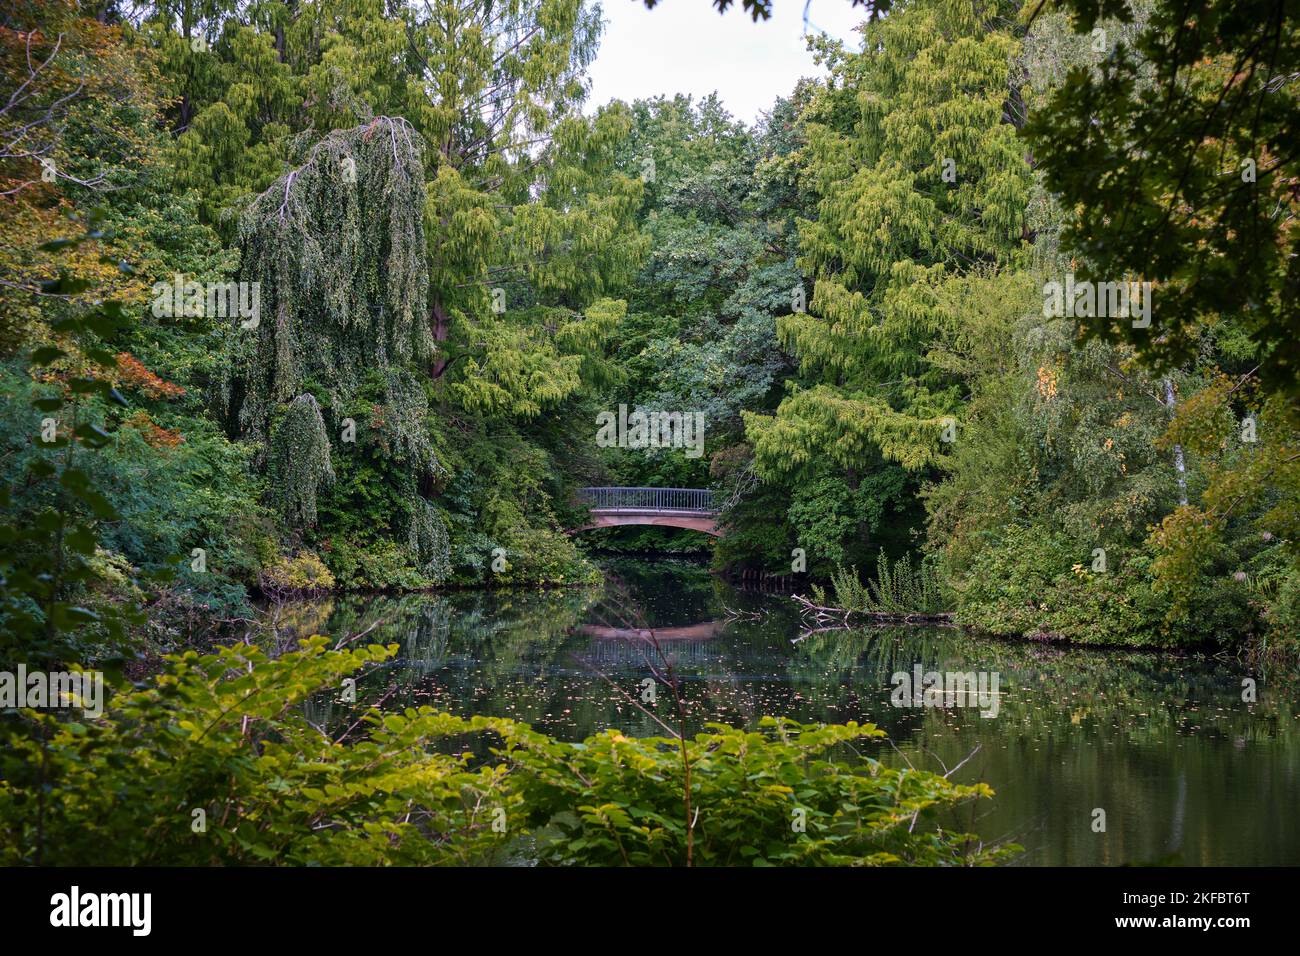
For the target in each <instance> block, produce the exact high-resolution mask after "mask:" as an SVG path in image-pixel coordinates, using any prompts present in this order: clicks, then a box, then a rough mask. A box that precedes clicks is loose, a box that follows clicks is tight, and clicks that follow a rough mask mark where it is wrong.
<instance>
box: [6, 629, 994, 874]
mask: <svg viewBox="0 0 1300 956" xmlns="http://www.w3.org/2000/svg"><path fill="white" fill-rule="evenodd" d="M396 651H397V647H396V645H390V646H388V647H380V646H378V645H371V646H369V647H366V648H353V649H348V650H327V641H326V639H325V638H323V637H319V636H318V637H312V638H310V639H308V640H305V641H302V642H300V645H299V649H298V650H296V651H292V652H290V653H286V654H284V655H283V656H282V657H280V658H278V659H271V658H269V657H268V656H267V655H266V654H265V653H264V652H263V651H261V650H259V649H258V648H256V647H252V646H249V645H247V644H240V645H236V646H233V647H227V648H221V649H219V650H217V651H216V652H215V653H213V654H210V655H207V656H199V655H198V654H196V653H194V652H192V651H191V652H188V653H186V654H184V655H179V656H171V657H168V658H167V669H166V671H165V672H164V673H163V674H161V675H160V676H159V677H157V678H156V680H155V681H154V682H153V683H152V684H151V685H149V686H147V687H145V688H143V689H139V690H134V691H130V692H123V693H120V694H118V695H117V696H115V697H114V698H112V699H111V700H109V701H108V702H107V706H106V708H105V710H104V713H103V714H102V715H101V716H99V717H96V718H93V719H92V718H84V719H79V718H76V717H71V718H69V717H68V716H67V715H66V712H65V714H64V716H63V717H60V716H56V715H55V714H52V713H41V712H36V711H30V710H27V711H22V712H20V715H19V716H18V717H17V718H11V719H9V720H7V721H5V722H4V723H0V729H2V730H3V736H4V737H5V739H4V740H3V741H0V743H3V747H2V748H0V832H3V833H5V834H6V837H7V839H6V840H5V841H4V842H3V843H0V864H5V865H26V864H45V865H63V866H76V865H81V866H84V865H91V864H95V865H103V864H110V865H203V864H236V865H247V864H258V863H276V864H296V865H303V864H321V865H361V866H368V865H379V864H466V863H489V862H496V861H503V860H506V859H508V858H513V859H518V858H520V857H521V856H523V857H527V858H530V859H535V860H536V861H538V862H541V863H548V864H562V865H575V864H629V863H630V864H645V865H659V864H681V863H684V862H686V853H687V851H686V846H687V841H688V835H687V834H688V829H687V827H686V824H685V821H686V819H687V814H686V812H685V811H686V808H685V805H684V803H683V797H684V795H685V793H686V792H687V790H688V787H687V785H686V780H687V776H686V769H685V767H684V766H683V763H682V750H681V747H682V746H684V747H685V751H686V757H687V761H688V762H689V767H690V771H689V773H690V776H689V793H690V799H691V807H692V810H691V816H690V819H692V820H693V821H694V825H693V826H692V827H691V828H690V834H691V836H690V839H691V842H692V843H693V852H692V859H691V862H693V863H697V864H702V865H712V864H718V865H721V864H727V863H752V864H755V865H760V864H814V863H821V864H842V863H853V864H868V865H886V864H904V863H905V864H921V865H949V864H959V863H962V864H966V863H970V864H973V863H992V862H996V861H998V860H1001V859H1002V858H1004V857H1005V856H1006V855H1007V854H1008V853H1010V852H1013V851H1014V849H1015V848H1013V847H1001V848H995V849H990V848H988V847H985V846H984V845H983V844H981V843H979V841H978V840H976V839H975V838H973V837H969V836H967V835H965V834H961V833H954V832H949V831H947V830H945V829H943V828H942V827H940V826H936V825H934V822H933V821H934V817H935V815H936V814H937V813H939V812H940V811H942V810H945V809H948V808H952V807H955V806H957V805H959V804H962V803H965V802H967V801H970V800H974V799H977V798H980V797H988V796H991V793H992V792H991V791H990V790H989V788H988V787H987V786H985V785H983V784H978V785H975V786H962V785H958V784H954V783H951V782H950V781H948V780H946V779H945V778H943V777H940V776H937V775H935V774H931V773H926V772H922V771H915V770H911V769H905V770H893V769H890V768H887V767H884V766H882V765H881V764H879V763H877V762H876V761H874V760H853V761H843V762H841V761H838V760H835V759H832V757H831V752H832V751H833V750H835V749H836V748H837V747H839V746H840V745H845V746H846V747H848V746H851V745H852V743H853V742H855V741H857V740H860V739H869V738H876V737H880V736H882V734H881V732H880V731H879V730H877V729H876V728H875V727H872V726H870V725H866V726H858V725H856V724H848V725H844V726H814V725H799V724H796V723H793V722H790V721H787V720H777V719H774V718H764V719H763V721H762V722H761V724H760V727H759V729H758V730H756V731H752V732H746V731H743V730H738V729H733V728H730V727H724V726H721V725H711V726H710V727H709V729H708V732H706V733H702V734H699V735H697V736H695V737H694V738H692V739H690V740H688V741H686V742H685V744H684V745H682V744H679V742H678V741H677V740H672V739H666V738H650V739H645V740H632V739H629V738H627V737H624V736H623V735H621V734H618V733H616V732H614V731H608V732H606V733H603V734H599V735H597V736H595V737H592V738H590V739H588V740H587V741H586V742H584V743H582V744H571V743H561V742H559V741H555V740H552V739H550V738H548V737H546V736H544V735H542V734H539V733H537V732H535V731H533V730H532V729H531V728H529V727H528V726H526V725H523V724H517V723H515V722H513V721H510V720H506V719H499V718H483V717H475V718H460V717H453V716H449V715H447V714H438V713H436V712H435V711H433V710H432V709H430V708H428V707H421V708H418V709H413V708H408V709H406V710H404V711H402V712H401V713H386V714H385V713H381V712H380V711H378V710H377V709H374V708H369V709H362V710H361V713H360V714H358V715H357V716H356V717H355V719H354V718H353V715H352V714H347V715H346V716H345V717H344V718H343V719H342V720H341V721H340V723H341V724H344V725H345V726H346V728H347V729H346V730H344V731H343V732H342V733H339V734H337V735H335V734H334V733H332V732H331V731H330V730H329V729H328V728H327V727H325V726H320V725H316V724H313V723H312V722H311V721H310V720H309V719H308V717H307V714H308V713H309V712H312V711H310V710H309V709H308V707H307V705H308V704H309V703H312V702H319V701H320V699H321V697H320V695H322V694H326V693H329V694H337V692H338V688H339V687H340V686H342V682H343V679H344V678H345V677H346V676H348V675H349V674H353V673H355V672H357V671H358V670H360V669H362V668H366V667H372V666H375V665H379V664H383V663H384V662H386V661H388V660H390V659H391V658H392V657H393V655H394V654H395V653H396ZM319 709H320V708H315V710H317V711H318V710H319ZM349 721H350V723H349ZM486 732H491V733H492V734H494V735H495V736H496V738H497V739H498V740H499V744H498V745H497V747H496V749H495V750H494V751H493V752H492V755H491V756H490V757H489V759H488V760H487V761H486V762H485V764H484V765H481V766H472V765H471V763H470V761H471V757H470V756H469V754H468V753H466V752H465V751H466V748H465V746H464V741H465V739H466V736H467V735H479V734H483V733H486ZM801 824H802V825H801Z"/></svg>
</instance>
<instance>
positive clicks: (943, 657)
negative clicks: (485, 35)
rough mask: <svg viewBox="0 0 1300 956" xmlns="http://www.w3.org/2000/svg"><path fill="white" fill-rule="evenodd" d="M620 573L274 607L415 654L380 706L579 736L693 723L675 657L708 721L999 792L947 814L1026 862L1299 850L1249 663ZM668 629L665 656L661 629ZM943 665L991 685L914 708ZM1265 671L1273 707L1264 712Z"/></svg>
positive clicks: (1290, 730) (1264, 861) (695, 716)
mask: <svg viewBox="0 0 1300 956" xmlns="http://www.w3.org/2000/svg"><path fill="white" fill-rule="evenodd" d="M605 569H606V572H607V581H606V583H605V584H604V585H603V586H602V587H599V588H592V589H570V590H563V591H495V592H454V593H448V594H438V595H406V596H400V597H385V596H381V597H345V598H340V597H334V598H326V599H320V600H312V601H304V602H296V603H292V604H285V605H281V606H279V607H278V608H277V609H275V611H274V617H275V620H276V626H277V628H278V630H279V632H280V634H281V637H282V638H287V637H291V636H294V635H297V634H303V633H325V634H330V635H334V636H338V637H341V636H345V635H347V634H354V633H357V632H359V631H362V630H364V629H366V628H369V627H373V628H374V629H373V630H371V631H370V632H369V634H368V635H367V636H366V637H365V638H364V640H366V641H367V642H370V641H375V642H379V643H396V644H399V645H400V646H401V653H400V658H399V660H398V661H397V662H396V663H395V664H394V665H392V666H391V667H390V668H388V669H387V670H385V671H383V672H380V673H376V674H374V675H371V677H370V678H368V679H367V681H365V682H364V683H363V687H364V692H365V698H366V699H368V700H379V699H383V701H384V705H385V706H389V707H391V706H405V705H418V704H430V705H433V706H435V707H438V708H440V709H446V710H449V711H451V712H452V713H458V714H463V715H468V714H486V715H493V716H502V717H512V718H515V719H518V720H522V721H526V722H528V723H530V724H532V725H533V726H535V727H536V728H538V729H539V730H543V731H545V732H547V733H549V734H552V735H554V736H557V737H561V738H564V739H568V740H578V739H581V738H583V737H585V736H587V735H589V734H591V733H594V732H597V731H600V730H603V729H604V728H607V727H615V728H618V729H620V730H622V731H623V732H625V733H628V734H636V735H663V734H664V729H663V727H661V726H660V725H659V724H658V723H657V722H656V718H660V719H664V720H667V721H668V723H669V724H670V725H671V724H673V723H674V718H673V717H672V712H673V706H672V702H671V696H670V695H669V693H668V692H667V691H666V690H665V689H664V688H663V687H662V686H657V687H656V688H655V701H654V702H653V703H648V702H647V703H642V701H643V698H644V697H645V696H646V695H647V691H646V688H647V687H649V686H650V684H649V683H647V681H648V680H650V679H652V678H653V675H654V672H655V671H659V672H660V673H662V672H663V671H664V665H663V659H662V658H665V657H666V658H667V659H669V660H671V661H672V662H673V674H674V675H675V676H676V677H677V678H678V680H679V686H680V688H681V695H682V697H683V699H684V700H685V703H686V709H687V715H688V731H690V732H694V731H695V730H698V729H699V728H700V726H701V725H702V724H703V723H705V722H708V721H721V722H726V723H729V724H733V725H751V724H753V723H754V722H755V721H756V720H757V719H758V718H759V717H761V716H763V715H769V714H770V715H776V716H788V717H792V718H795V719H798V720H802V721H823V722H844V721H849V720H856V721H859V722H871V723H875V724H876V725H878V726H879V727H880V728H881V729H883V730H884V731H886V733H887V734H888V740H886V741H880V742H875V743H873V744H871V745H870V747H869V755H870V756H873V757H876V758H877V759H879V760H881V761H884V762H887V763H890V764H894V765H902V764H904V763H910V764H911V765H913V766H916V767H918V768H923V769H928V770H933V771H937V772H941V773H942V772H947V771H949V770H953V768H957V769H956V770H955V772H954V773H953V779H955V780H958V781H960V782H962V783H973V782H976V781H979V780H983V781H985V782H986V783H988V784H989V785H990V786H992V787H993V789H994V790H995V791H996V796H995V797H994V799H992V800H986V801H980V802H979V803H978V804H976V805H975V806H974V807H973V808H966V809H964V810H963V814H964V816H963V819H960V820H952V821H948V822H949V823H950V825H954V826H960V827H962V828H965V829H971V830H974V831H975V832H977V833H979V834H980V835H981V836H983V837H984V838H986V839H992V840H1001V841H1010V842H1014V843H1018V844H1020V845H1021V846H1023V847H1024V848H1025V852H1024V853H1023V854H1022V855H1021V856H1020V857H1019V858H1018V860H1019V862H1021V863H1024V864H1038V865H1075V866H1077V865H1119V864H1152V863H1157V864H1175V865H1177V864H1182V865H1205V866H1216V865H1270V864H1271V865H1294V864H1296V863H1297V862H1300V814H1298V813H1297V810H1298V809H1300V725H1298V717H1300V694H1298V693H1297V692H1296V688H1295V686H1294V685H1292V686H1290V687H1289V688H1279V687H1274V686H1272V685H1271V684H1270V682H1269V681H1267V680H1264V679H1262V678H1260V677H1259V676H1258V675H1251V674H1249V673H1248V672H1247V671H1246V669H1245V668H1244V667H1243V666H1242V665H1240V664H1239V663H1237V662H1236V661H1231V660H1211V659H1206V658H1202V657H1174V656H1170V655H1156V654H1139V653H1131V652H1103V651H1097V650H1083V649H1073V648H1061V647H1054V646H1048V645H1042V644H1029V643H1012V642H1005V641H998V640H993V639H987V638H979V637H975V636H972V635H969V634H966V633H963V632H962V631H960V630H958V629H954V628H936V627H908V628H862V629H853V630H830V631H821V632H816V633H808V632H807V631H806V628H804V627H803V626H802V625H801V623H800V621H799V618H798V615H797V614H796V613H795V612H794V609H793V607H792V602H790V601H789V600H788V599H786V598H783V597H780V596H776V595H764V594H754V593H743V592H739V591H736V590H734V589H733V588H731V587H730V586H728V585H727V584H726V583H725V582H723V581H721V580H719V579H718V578H716V577H715V576H713V575H710V574H709V573H708V571H707V569H706V568H705V567H704V566H703V565H700V564H696V563H692V562H690V561H685V560H679V559H656V560H634V559H610V560H608V561H606V562H605ZM649 628H653V629H654V631H655V634H656V636H657V638H658V644H659V648H660V651H661V653H662V657H661V654H660V652H656V650H655V648H654V645H653V644H652V643H651V642H650V641H648V640H646V639H645V638H644V636H643V635H642V631H643V630H644V629H649ZM930 673H939V674H941V675H951V674H958V673H960V674H967V673H973V674H976V675H982V676H983V677H985V678H987V681H988V683H987V685H986V687H985V689H986V690H987V691H988V692H989V694H988V695H986V696H985V697H984V698H982V699H979V700H976V699H975V695H971V696H970V698H966V697H964V696H962V695H960V694H959V695H957V696H956V697H955V698H954V697H951V696H950V697H949V698H948V699H947V700H942V703H945V704H948V705H949V706H920V707H915V706H899V703H896V701H901V702H903V703H911V702H912V699H911V698H910V697H906V695H902V694H900V692H899V691H898V690H897V689H896V688H897V687H898V686H899V684H900V682H899V681H898V680H896V679H895V675H897V674H905V675H907V676H908V678H909V679H911V678H913V676H914V675H916V676H920V677H922V682H924V680H925V679H926V678H925V675H929V674H930ZM1252 676H1253V677H1254V678H1255V679H1256V680H1257V681H1258V691H1257V700H1256V701H1254V702H1249V703H1247V702H1244V701H1243V699H1242V698H1243V687H1242V681H1243V679H1244V678H1247V677H1252ZM920 699H921V698H920V694H919V693H918V695H917V700H920ZM321 706H322V707H325V708H327V709H328V708H329V707H331V706H332V705H330V704H329V703H324V704H322V705H321ZM320 716H321V717H322V718H323V719H328V717H329V715H328V714H322V715H320ZM963 761H965V762H964V763H963ZM959 765H960V766H959ZM967 810H969V812H966V811H967ZM1098 810H1101V811H1104V814H1105V830H1104V832H1096V830H1095V827H1096V826H1097V823H1096V821H1097V820H1099V819H1100V818H1099V817H1098V815H1097V813H1096V811H1098Z"/></svg>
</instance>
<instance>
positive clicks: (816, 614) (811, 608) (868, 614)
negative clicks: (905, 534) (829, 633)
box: [790, 594, 952, 630]
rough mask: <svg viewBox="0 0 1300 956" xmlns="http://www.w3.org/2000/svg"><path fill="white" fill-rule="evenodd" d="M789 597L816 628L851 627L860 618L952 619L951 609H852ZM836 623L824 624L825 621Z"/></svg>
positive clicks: (905, 621) (898, 620)
mask: <svg viewBox="0 0 1300 956" xmlns="http://www.w3.org/2000/svg"><path fill="white" fill-rule="evenodd" d="M790 599H791V600H792V601H794V602H795V603H796V604H798V605H799V615H800V617H805V618H812V619H813V621H815V622H816V623H817V624H818V625H819V627H818V628H816V630H833V629H835V628H842V627H853V626H854V625H853V624H852V620H853V619H860V620H862V621H864V622H866V623H872V624H946V623H950V622H951V621H952V612H951V611H936V612H931V613H923V612H913V611H854V610H849V609H848V608H842V607H828V606H826V605H824V604H814V603H813V602H812V601H810V600H809V599H808V598H806V597H804V596H803V595H802V594H792V595H790ZM832 621H836V622H838V623H836V624H832V625H830V626H829V627H828V626H826V625H827V622H832Z"/></svg>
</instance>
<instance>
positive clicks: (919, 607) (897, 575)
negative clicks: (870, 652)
mask: <svg viewBox="0 0 1300 956" xmlns="http://www.w3.org/2000/svg"><path fill="white" fill-rule="evenodd" d="M831 588H832V590H833V593H834V595H835V605H834V606H835V607H837V608H842V609H843V610H845V611H858V612H865V613H868V614H939V613H941V612H944V611H947V610H949V609H950V607H951V605H950V603H949V601H948V599H947V595H946V594H945V592H944V588H943V585H942V583H941V582H940V580H939V574H938V571H937V568H936V564H935V561H934V560H933V559H931V558H929V557H923V558H921V559H920V560H919V561H917V562H916V563H915V564H913V562H912V555H911V554H905V555H903V557H902V558H901V559H899V560H898V561H895V562H892V563H891V562H890V560H889V556H888V555H887V554H885V552H884V551H883V550H882V551H881V552H880V557H879V558H878V559H877V561H876V576H875V578H874V579H869V580H867V582H866V583H865V584H864V583H863V582H862V580H861V579H860V578H859V577H858V569H857V568H856V567H855V568H844V567H838V568H836V569H835V571H834V572H833V573H832V574H831Z"/></svg>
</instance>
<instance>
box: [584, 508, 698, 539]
mask: <svg viewBox="0 0 1300 956" xmlns="http://www.w3.org/2000/svg"><path fill="white" fill-rule="evenodd" d="M624 525H658V526H659V527H663V528H685V529H686V530H688V531H703V532H704V533H705V534H707V535H711V536H712V537H715V538H720V537H722V532H721V531H720V530H719V529H718V522H717V519H715V518H714V517H712V516H711V515H699V514H695V515H692V514H681V515H671V514H662V513H655V514H636V513H630V514H629V513H623V514H601V513H600V512H597V511H593V512H592V514H591V521H590V522H588V523H587V524H585V525H583V526H582V527H580V528H574V529H573V530H572V531H570V532H569V533H570V534H577V533H578V532H579V531H590V530H591V529H593V528H617V527H621V526H624Z"/></svg>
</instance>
